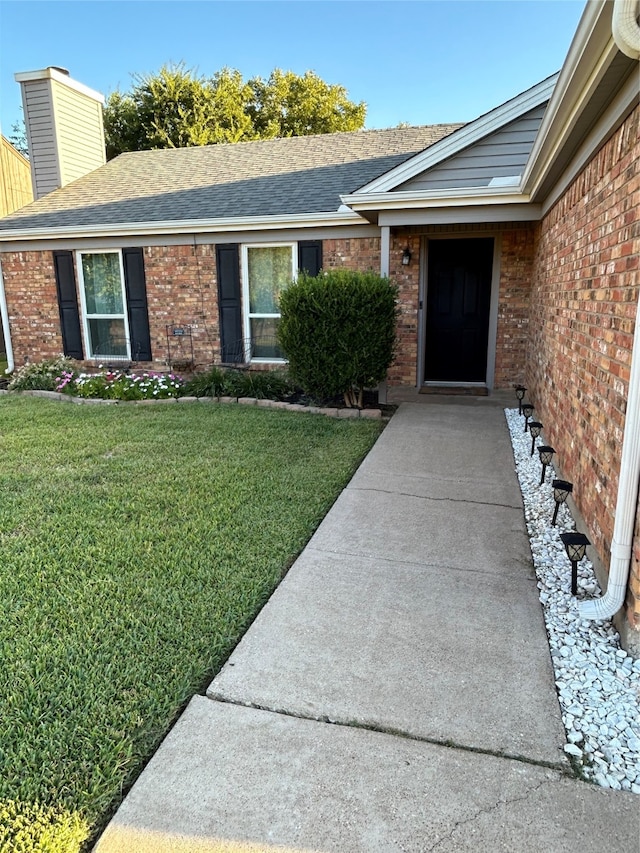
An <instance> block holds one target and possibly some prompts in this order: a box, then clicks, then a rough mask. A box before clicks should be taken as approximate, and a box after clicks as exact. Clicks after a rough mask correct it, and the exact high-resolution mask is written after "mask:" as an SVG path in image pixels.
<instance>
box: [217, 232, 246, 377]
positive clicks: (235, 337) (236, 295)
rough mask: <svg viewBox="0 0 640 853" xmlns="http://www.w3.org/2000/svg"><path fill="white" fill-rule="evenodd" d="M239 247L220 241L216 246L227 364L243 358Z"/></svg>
mask: <svg viewBox="0 0 640 853" xmlns="http://www.w3.org/2000/svg"><path fill="white" fill-rule="evenodd" d="M238 248H239V247H238V244H237V243H221V244H219V245H217V246H216V266H217V270H218V310H219V312H220V343H221V348H222V352H221V356H222V361H223V362H225V363H227V364H231V363H237V362H242V361H244V347H243V344H242V296H241V288H240V257H239V254H238Z"/></svg>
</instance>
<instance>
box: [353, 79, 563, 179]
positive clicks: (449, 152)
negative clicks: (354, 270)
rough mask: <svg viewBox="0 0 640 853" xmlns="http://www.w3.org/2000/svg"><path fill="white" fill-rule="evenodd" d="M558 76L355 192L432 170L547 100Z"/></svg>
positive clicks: (436, 143) (475, 121) (482, 117)
mask: <svg viewBox="0 0 640 853" xmlns="http://www.w3.org/2000/svg"><path fill="white" fill-rule="evenodd" d="M557 79H558V75H557V74H554V75H553V76H552V77H549V78H548V79H547V80H543V81H542V82H541V83H538V84H537V85H535V86H533V88H531V89H527V91H526V92H523V93H522V94H521V95H518V96H517V97H515V98H512V99H511V100H510V101H507V102H506V104H502V105H501V106H499V107H496V108H495V109H494V110H491V112H488V113H485V115H482V116H480V117H479V118H477V119H475V120H474V121H471V122H469V124H465V125H464V127H461V128H460V129H459V130H455V131H454V132H453V133H451V134H450V135H449V136H445V137H444V139H441V140H440V141H439V142H435V143H434V144H433V145H431V146H430V147H429V148H427V149H426V151H423V152H422V153H420V154H416V156H415V157H412V158H411V159H410V160H407V161H405V162H404V163H401V164H400V166H396V168H395V169H392V170H391V171H390V172H387V173H386V174H384V175H382V176H381V177H379V178H376V179H375V181H371V183H369V184H365V185H364V186H363V187H361V188H360V189H359V190H358V194H362V195H366V194H368V193H376V192H388V191H389V190H392V189H393V188H394V187H397V186H398V185H399V184H403V183H404V182H405V181H408V180H410V179H411V178H415V177H416V175H419V174H421V173H422V172H426V170H427V169H431V168H432V167H433V166H435V165H437V164H438V163H440V162H442V161H443V160H447V159H448V158H449V157H452V156H453V155H454V154H457V153H458V152H459V151H462V150H464V149H465V148H468V147H469V146H470V145H473V144H474V143H476V142H479V141H480V140H481V139H484V137H485V136H489V135H490V134H491V133H495V131H497V130H500V128H501V127H504V126H505V125H506V124H509V123H510V122H512V121H515V120H516V119H517V118H520V116H522V115H524V114H525V113H528V112H529V111H530V110H533V109H535V107H539V106H540V104H544V103H545V101H548V100H549V98H550V97H551V94H552V92H553V88H554V86H555V84H556V81H557ZM354 195H355V193H354Z"/></svg>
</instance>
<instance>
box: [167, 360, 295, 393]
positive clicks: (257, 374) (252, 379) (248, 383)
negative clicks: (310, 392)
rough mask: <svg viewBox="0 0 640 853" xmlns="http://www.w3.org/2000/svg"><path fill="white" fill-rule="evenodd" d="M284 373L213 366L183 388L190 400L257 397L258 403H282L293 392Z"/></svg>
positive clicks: (292, 387) (281, 371)
mask: <svg viewBox="0 0 640 853" xmlns="http://www.w3.org/2000/svg"><path fill="white" fill-rule="evenodd" d="M294 390H295V389H294V386H293V385H292V383H291V381H290V379H289V377H288V376H287V374H286V372H285V371H283V370H259V371H253V372H252V371H247V370H233V369H230V370H222V369H221V368H219V367H212V368H211V369H210V370H207V371H206V372H205V373H199V374H196V375H195V376H194V377H193V378H192V379H191V380H190V381H189V382H188V383H187V384H186V385H185V387H184V392H183V393H184V394H185V395H186V396H191V397H256V398H257V399H259V400H281V399H282V398H284V397H287V396H288V395H289V394H291V393H292V392H293V391H294Z"/></svg>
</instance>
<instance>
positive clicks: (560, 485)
mask: <svg viewBox="0 0 640 853" xmlns="http://www.w3.org/2000/svg"><path fill="white" fill-rule="evenodd" d="M551 485H552V486H553V499H554V501H555V502H556V508H555V509H554V511H553V518H552V519H551V526H552V527H555V526H556V521H557V520H558V510H559V509H560V504H563V503H564V502H565V501H566V499H567V498H568V497H569V495H570V494H571V492H572V491H573V483H569V482H567V480H552V481H551Z"/></svg>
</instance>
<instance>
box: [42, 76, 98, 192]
mask: <svg viewBox="0 0 640 853" xmlns="http://www.w3.org/2000/svg"><path fill="white" fill-rule="evenodd" d="M51 87H52V92H53V105H54V117H55V128H56V133H57V137H58V148H59V151H60V178H61V183H62V186H65V185H66V184H69V183H71V182H72V181H75V180H77V178H81V177H83V176H84V175H86V174H88V173H89V172H92V171H93V170H94V169H98V168H99V167H100V166H103V165H104V164H105V162H106V157H105V148H104V137H103V127H102V105H101V104H100V103H98V101H96V100H94V99H93V98H89V97H87V96H86V95H83V94H82V93H81V92H77V91H74V90H73V89H69V88H67V87H66V86H63V85H61V84H60V83H58V82H57V81H55V80H53V81H51Z"/></svg>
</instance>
